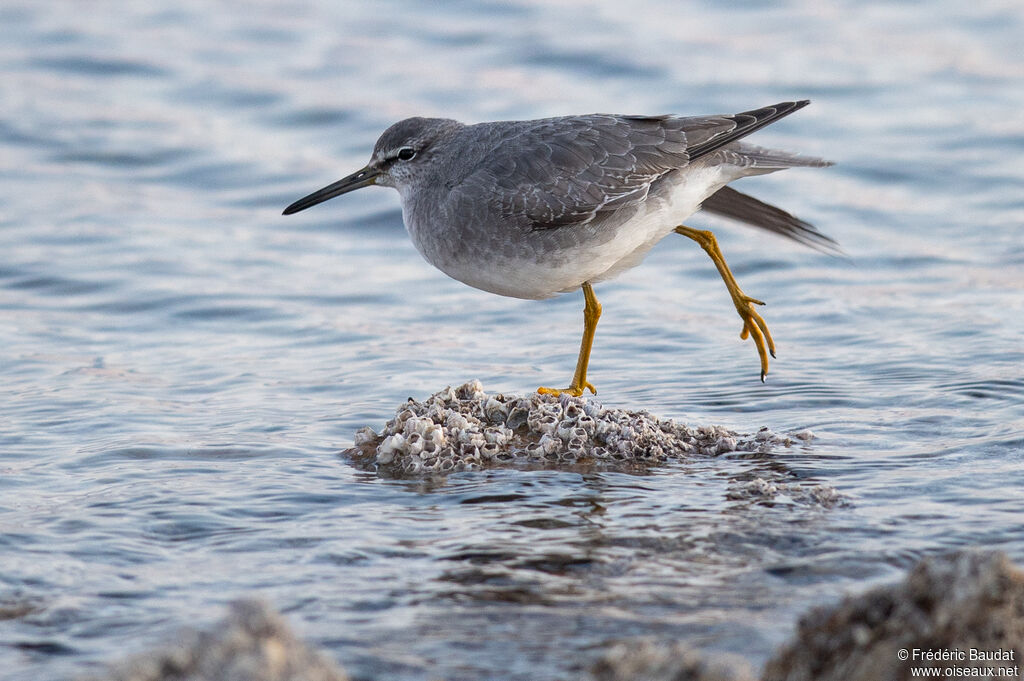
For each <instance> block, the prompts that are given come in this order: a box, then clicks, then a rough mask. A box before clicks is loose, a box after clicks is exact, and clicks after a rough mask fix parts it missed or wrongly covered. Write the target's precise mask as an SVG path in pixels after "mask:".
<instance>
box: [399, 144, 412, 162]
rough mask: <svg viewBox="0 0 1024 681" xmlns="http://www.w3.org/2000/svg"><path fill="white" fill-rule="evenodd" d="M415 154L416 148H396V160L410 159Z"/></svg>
mask: <svg viewBox="0 0 1024 681" xmlns="http://www.w3.org/2000/svg"><path fill="white" fill-rule="evenodd" d="M415 155H416V150H415V149H413V148H412V147H402V148H401V149H399V150H398V160H400V161H411V160H412V159H413V156H415Z"/></svg>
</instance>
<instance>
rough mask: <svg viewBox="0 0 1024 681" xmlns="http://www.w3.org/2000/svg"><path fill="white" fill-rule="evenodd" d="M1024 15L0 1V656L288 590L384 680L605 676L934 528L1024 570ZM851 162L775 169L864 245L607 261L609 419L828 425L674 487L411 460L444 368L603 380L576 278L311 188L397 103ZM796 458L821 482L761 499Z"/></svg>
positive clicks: (32, 675)
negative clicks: (749, 485)
mask: <svg viewBox="0 0 1024 681" xmlns="http://www.w3.org/2000/svg"><path fill="white" fill-rule="evenodd" d="M1022 35H1024V13H1022V10H1021V8H1020V5H1019V3H1017V2H1011V1H1009V0H1005V1H1003V0H979V1H976V2H971V3H961V2H954V1H952V0H940V2H936V3H927V4H926V3H903V2H892V3H884V2H869V3H863V2H848V3H843V2H833V3H824V4H823V3H820V2H816V1H815V2H811V1H810V0H807V1H801V0H793V1H792V2H785V3H741V4H737V5H735V6H733V5H732V4H730V3H713V2H704V3H675V2H667V1H666V2H654V1H649V2H642V3H629V4H628V5H626V4H622V3H606V4H590V3H583V2H574V1H572V0H563V1H562V2H557V3H541V2H539V1H538V2H529V1H520V2H504V3H468V2H466V3H449V4H445V5H443V6H441V5H436V4H434V3H415V2H381V3H334V2H327V1H326V0H324V1H322V2H316V1H314V2H301V3H287V2H284V3H282V2H264V3H249V5H247V6H246V8H245V10H244V11H242V10H240V9H239V7H236V6H235V5H233V4H232V3H224V4H218V3H203V2H190V1H188V0H186V1H184V2H175V3H130V4H129V3H118V2H90V3H80V2H70V1H68V2H61V1H59V0H55V1H53V2H46V3H30V2H18V1H17V0H15V1H14V2H7V3H5V4H4V6H3V8H2V9H0V65H2V69H3V74H4V76H3V78H2V79H0V174H2V177H3V183H2V188H0V310H2V312H0V348H2V350H0V405H2V406H0V666H2V668H3V669H4V670H5V672H4V673H5V675H7V676H6V678H10V679H17V680H25V681H27V680H30V679H31V680H37V679H48V678H68V677H75V676H79V675H82V674H87V673H95V672H97V671H98V670H100V669H102V666H101V665H102V663H103V662H106V661H110V660H114V659H118V658H120V657H121V656H123V655H124V654H126V653H130V652H135V651H140V650H145V649H147V648H149V647H151V646H153V645H156V644H158V643H160V642H162V641H165V640H167V639H168V637H170V636H171V635H173V633H174V632H175V631H177V630H178V629H179V628H180V627H182V626H185V625H188V624H193V623H197V622H199V623H204V622H209V621H212V620H214V619H215V618H217V617H219V616H220V614H221V613H222V612H223V605H224V603H225V602H227V601H228V600H231V599H233V598H237V597H239V596H244V595H254V594H258V595H262V596H263V597H264V598H266V599H268V600H269V601H270V602H271V603H272V604H273V605H274V606H275V607H277V608H279V609H281V610H283V611H284V612H285V613H286V614H287V615H288V618H289V620H290V621H291V622H292V623H293V624H294V625H295V627H296V629H297V630H298V631H299V632H300V634H301V635H302V636H304V637H306V638H307V639H309V640H310V641H312V642H313V643H314V644H316V645H318V646H320V647H322V648H324V649H325V650H326V651H327V652H328V654H330V655H331V656H332V657H334V658H335V659H337V660H338V661H340V662H341V663H342V664H343V665H344V666H345V667H346V668H347V669H348V670H349V671H350V672H351V673H352V674H353V675H354V676H355V677H356V678H359V679H369V678H397V679H416V680H420V679H428V678H430V679H436V678H444V679H467V680H468V679H481V678H498V677H501V678H505V679H516V680H518V679H522V680H525V679H530V680H537V679H569V678H577V677H578V676H579V675H580V673H581V670H583V669H584V668H585V667H586V665H587V664H589V662H590V661H591V660H592V659H593V658H594V656H595V655H598V654H600V651H601V650H602V649H603V648H604V647H606V646H607V644H608V643H609V642H611V641H614V640H619V639H623V638H631V637H637V636H645V637H649V638H653V639H655V640H661V641H677V640H683V641H687V642H689V643H690V644H691V645H693V646H695V647H699V648H705V649H710V650H723V651H732V652H735V653H739V654H741V655H743V656H745V657H746V658H747V659H749V660H750V662H751V663H752V664H753V665H755V666H756V665H758V664H760V663H761V662H763V661H764V659H765V658H766V657H767V656H768V655H769V653H770V651H771V649H772V647H773V646H775V645H777V644H778V643H779V642H781V641H782V640H784V639H785V638H786V636H787V635H788V634H789V632H790V631H791V629H792V626H793V625H794V623H795V621H796V619H797V617H798V616H799V613H800V612H802V611H803V610H804V609H805V608H807V607H808V606H809V605H811V604H816V603H820V602H823V601H829V600H834V599H837V598H839V597H840V595H842V594H843V593H846V592H849V591H857V590H861V589H863V588H865V587H867V586H868V585H870V584H873V583H876V582H878V581H883V580H889V579H894V578H895V577H896V576H897V575H898V574H900V572H901V571H902V570H903V569H905V568H906V567H907V566H908V565H910V564H911V563H913V562H914V561H915V560H916V559H917V558H919V557H920V556H922V555H925V554H928V553H932V552H937V551H942V550H947V549H950V548H954V547H997V548H1001V549H1003V550H1005V551H1007V552H1008V553H1009V554H1010V555H1011V556H1012V557H1013V558H1014V559H1016V560H1017V561H1022V560H1024V533H1022V528H1024V525H1022V517H1024V516H1022V515H1021V507H1022V502H1024V495H1022V493H1021V489H1022V488H1024V453H1022V452H1024V321H1022V318H1024V231H1022V230H1024V225H1022V222H1024V199H1022V197H1024V162H1022V160H1021V159H1022V158H1024V117H1022V116H1021V111H1022V110H1024V88H1022V87H1021V74H1022V73H1024V56H1022V53H1021V50H1020V37H1021V36H1022ZM803 97H807V98H810V99H812V100H814V103H813V105H812V106H811V107H808V108H807V109H804V110H803V111H800V112H799V113H798V114H796V115H794V116H792V117H791V118H788V119H786V120H785V121H783V122H780V123H778V124H777V125H774V126H772V127H771V128H770V129H768V130H765V131H763V132H760V133H758V135H757V138H758V139H759V141H761V142H763V143H766V144H770V145H774V146H780V147H784V148H791V149H794V150H799V151H803V152H806V153H809V154H813V155H820V156H824V157H827V158H830V159H833V160H835V161H837V165H836V166H835V167H834V168H831V169H827V170H793V171H789V172H786V173H780V174H777V175H773V176H771V177H765V178H755V179H750V180H745V181H744V182H743V183H742V185H741V189H744V190H745V191H749V192H751V193H752V194H754V195H756V196H758V197H760V198H762V199H765V200H768V201H770V202H773V203H777V204H778V205H780V206H783V207H785V208H787V209H788V210H791V211H793V212H795V213H797V214H798V215H800V216H801V217H804V218H805V219H808V220H810V221H812V222H814V223H815V224H817V225H818V226H819V227H820V228H821V229H822V230H823V231H824V232H826V233H828V234H830V235H832V236H834V237H835V238H836V239H838V240H839V241H840V243H841V244H842V245H843V248H844V250H845V252H846V254H847V255H848V257H845V258H835V257H829V256H826V255H821V254H818V253H815V252H812V251H809V250H806V249H802V248H801V247H799V246H797V245H793V244H790V243H788V242H785V241H783V240H780V239H778V238H776V237H774V236H772V235H770V234H762V233H759V232H756V231H754V230H750V229H746V228H744V227H742V226H735V225H730V224H726V223H723V222H717V221H714V220H713V219H711V218H706V217H703V216H699V215H698V216H695V217H694V218H693V220H692V222H691V224H692V225H694V226H711V227H714V228H716V229H718V228H721V229H720V231H719V232H718V233H719V236H720V240H721V243H722V247H723V250H724V251H725V253H726V256H727V257H728V259H729V262H730V263H731V265H732V267H733V270H734V271H735V273H736V275H737V277H738V278H739V280H740V282H741V283H742V284H743V286H744V288H745V289H746V290H747V292H748V293H750V294H751V295H754V296H756V297H759V298H763V299H765V300H767V301H769V304H768V306H767V307H766V308H765V316H766V319H767V320H768V323H769V325H770V327H771V330H772V332H773V334H774V336H775V339H776V341H777V344H778V348H779V358H778V360H777V361H776V362H775V363H774V364H773V365H772V373H771V374H770V376H769V380H768V382H767V383H766V384H765V385H762V384H761V383H760V382H759V381H758V380H757V359H756V355H755V352H754V349H753V347H752V346H751V345H750V343H749V342H745V343H744V342H740V341H739V340H738V338H737V334H738V331H739V328H740V322H739V320H738V318H737V317H736V316H735V312H734V311H733V309H732V307H731V305H730V303H729V300H728V297H727V295H726V294H725V291H724V289H723V287H722V285H721V282H720V280H719V279H718V277H717V274H716V273H715V271H714V269H713V266H712V265H711V263H710V261H709V260H708V259H707V258H706V257H705V256H704V254H703V253H702V252H701V251H700V250H699V249H698V248H697V247H696V246H695V245H694V244H693V243H691V242H689V241H687V240H684V239H673V238H670V239H667V240H666V241H665V242H663V243H662V244H661V245H659V246H658V247H657V248H656V249H655V250H654V251H653V252H652V254H651V255H650V257H649V258H648V259H647V261H646V262H645V263H644V265H643V266H642V267H640V268H637V269H635V270H632V271H631V272H629V273H627V274H626V275H624V276H622V277H621V278H620V279H618V280H616V281H614V282H608V283H605V284H602V285H599V286H598V287H597V294H598V297H599V298H600V300H601V302H602V303H603V305H604V317H603V318H602V321H601V326H600V328H599V329H598V336H597V343H596V346H595V350H594V355H593V361H592V365H591V374H590V378H591V379H592V380H593V381H594V382H595V383H596V384H597V385H598V387H599V388H600V389H601V394H600V398H601V400H602V401H603V402H604V403H605V404H606V405H608V406H615V407H622V408H629V409H647V410H650V411H651V412H654V413H656V414H659V415H662V416H667V417H672V418H675V419H680V420H683V421H686V422H688V423H720V424H723V425H726V426H728V427H731V428H734V429H736V430H740V431H743V432H753V431H755V430H757V429H758V428H759V427H761V426H769V427H770V428H772V429H773V430H776V431H780V432H785V431H793V430H799V429H811V430H812V431H814V433H815V434H816V435H817V439H815V440H814V441H813V442H811V443H810V444H808V445H804V446H800V447H792V448H789V449H778V450H776V451H775V452H774V453H773V454H772V455H770V456H762V457H757V458H753V459H747V458H742V457H735V458H729V457H722V458H718V459H711V460H707V461H703V462H700V463H698V464H692V465H681V464H680V465H676V466H669V467H665V468H662V469H658V470H656V471H653V472H652V473H651V474H649V475H629V474H624V473H593V474H587V475H581V474H578V473H571V472H559V471H491V472H473V473H462V474H457V475H453V476H450V477H449V478H447V479H445V480H438V481H432V482H430V483H423V482H415V481H401V480H399V481H396V480H389V479H383V478H380V477H378V476H376V475H375V474H372V473H365V472H359V471H356V470H354V469H353V468H352V467H351V466H350V465H349V463H348V462H346V461H345V460H344V459H343V458H341V457H340V456H339V452H340V451H341V450H342V449H344V448H345V447H347V446H349V445H350V444H351V442H352V435H353V433H354V431H355V430H356V429H358V428H359V427H362V426H364V425H371V426H374V427H377V428H379V427H380V426H381V425H382V424H383V423H384V421H385V420H386V419H387V418H389V417H390V416H391V415H392V414H393V411H394V409H395V407H396V406H397V405H398V404H399V403H400V402H401V401H403V400H404V399H405V398H406V397H408V396H414V397H417V398H424V397H426V396H428V395H429V394H431V393H432V392H435V391H437V390H439V389H441V388H443V387H444V386H446V385H449V384H452V385H457V384H460V383H462V382H465V381H466V380H469V379H471V378H479V379H480V380H481V381H482V382H483V384H484V386H485V387H486V388H487V389H489V390H492V391H506V392H526V391H529V390H532V389H533V388H535V387H536V386H537V385H540V384H542V383H549V382H552V381H558V380H563V379H568V378H569V376H570V374H571V371H572V367H573V364H574V361H575V356H576V349H577V343H578V335H577V334H578V333H579V326H580V310H581V307H582V300H581V296H580V295H579V294H578V293H577V294H573V295H567V296H563V297H561V298H557V299H554V300H550V301H545V302H533V301H520V300H513V299H508V298H500V297H497V296H492V295H489V294H485V293H482V292H479V291H476V290H473V289H470V288H468V287H465V286H464V285H462V284H460V283H458V282H455V281H453V280H450V279H447V278H446V277H445V276H443V275H442V274H441V273H439V272H437V271H436V270H434V269H432V268H431V267H430V266H429V265H427V264H426V263H424V262H423V261H422V260H421V259H420V257H419V255H418V254H417V253H416V252H415V251H414V249H413V247H412V246H411V244H410V242H409V240H408V238H407V236H406V234H405V232H404V229H403V227H402V224H401V214H400V211H399V207H398V199H397V195H395V194H394V193H393V192H391V191H390V190H383V189H368V190H364V191H362V192H358V193H356V194H352V195H350V196H346V197H345V198H343V199H338V200H336V201H334V202H331V203H329V204H325V205H324V206H320V207H318V208H317V209H314V210H311V211H308V212H305V213H302V214H301V215H297V216H292V217H288V218H284V217H282V216H281V215H280V211H281V209H282V208H283V207H284V206H285V205H286V204H288V203H289V202H290V201H292V200H294V199H296V198H298V197H299V196H302V195H303V194H305V193H307V192H309V191H312V190H313V189H316V188H319V187H320V186H323V185H325V184H327V183H328V182H331V181H333V180H335V179H338V178H339V177H341V176H342V175H344V174H347V173H348V172H350V171H352V170H355V169H356V168H358V167H360V166H361V165H362V164H363V163H364V162H365V160H366V159H367V158H368V155H369V151H370V149H371V148H372V145H373V142H374V141H375V139H376V137H377V135H378V134H379V132H380V131H381V130H383V129H384V128H385V127H386V126H387V125H388V124H390V123H391V122H393V121H395V120H397V119H399V118H403V117H406V116H410V115H415V114H425V115H441V116H448V117H454V118H459V119H461V120H466V121H478V120H490V119H498V118H533V117H541V116H548V115H557V114H566V113H582V112H589V111H620V112H624V113H660V112H678V113H717V112H734V111H742V110H745V109H750V108H754V107H757V106H761V105H766V104H770V103H774V102H776V101H780V100H785V99H794V98H803ZM766 471H773V472H775V473H780V472H781V473H782V474H784V475H787V476H791V477H792V478H793V479H795V480H803V481H808V482H816V483H822V484H827V485H831V486H833V487H835V488H836V489H837V490H838V491H839V492H840V493H842V494H843V495H845V496H846V498H847V499H848V500H849V501H850V503H849V504H848V505H847V506H844V507H837V508H832V509H825V508H819V507H812V506H807V505H801V504H797V503H789V502H787V500H785V499H777V500H776V503H772V504H765V503H755V502H752V501H739V500H731V499H729V498H728V497H727V489H728V488H729V486H730V485H731V484H734V483H735V482H737V481H743V480H747V479H750V478H753V477H756V476H758V475H762V474H764V473H765V472H766Z"/></svg>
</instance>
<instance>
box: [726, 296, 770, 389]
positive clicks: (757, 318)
mask: <svg viewBox="0 0 1024 681" xmlns="http://www.w3.org/2000/svg"><path fill="white" fill-rule="evenodd" d="M733 302H734V303H736V312H738V313H739V315H740V319H742V320H743V330H742V331H741V332H740V339H741V340H746V339H747V336H750V337H751V338H752V339H753V340H754V345H756V346H757V354H758V356H759V357H760V358H761V382H762V383H764V377H765V376H766V375H767V374H768V354H769V353H771V356H772V357H775V341H773V340H772V334H771V333H770V332H769V331H768V325H767V324H765V322H764V319H763V318H762V317H761V315H759V314H758V313H757V310H755V309H754V305H764V303H763V302H761V301H760V300H758V299H757V298H751V297H750V296H748V295H746V294H745V293H743V292H742V291H740V292H739V296H738V297H735V298H734V299H733Z"/></svg>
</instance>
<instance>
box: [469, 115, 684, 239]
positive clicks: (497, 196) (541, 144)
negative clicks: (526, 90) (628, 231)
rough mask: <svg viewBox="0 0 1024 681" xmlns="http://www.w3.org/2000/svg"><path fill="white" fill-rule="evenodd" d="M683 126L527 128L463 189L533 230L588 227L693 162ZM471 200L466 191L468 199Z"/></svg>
mask: <svg viewBox="0 0 1024 681" xmlns="http://www.w3.org/2000/svg"><path fill="white" fill-rule="evenodd" d="M679 120H680V119H671V118H668V117H662V118H645V119H630V118H626V117H623V116H611V115H600V114H595V115H591V116H577V117H572V118H557V119H546V120H540V121H529V122H526V123H524V124H523V125H524V126H526V127H524V129H522V130H519V131H517V132H516V134H515V135H514V136H512V137H508V138H506V139H504V140H502V141H501V143H500V144H498V145H496V147H495V148H494V150H493V151H492V153H491V154H490V155H489V156H488V157H487V159H486V161H485V162H484V163H482V164H480V166H479V167H478V168H477V169H476V171H475V172H474V173H472V174H471V175H470V176H469V177H467V178H466V179H465V180H464V181H463V186H462V187H461V188H460V189H462V190H463V191H465V190H467V189H468V190H470V191H475V192H481V193H478V194H477V195H483V196H489V197H490V200H491V202H492V204H493V207H494V209H495V210H497V211H498V212H500V213H501V215H502V216H503V217H505V218H506V219H512V220H514V221H515V222H517V223H521V224H522V225H523V226H524V227H526V228H528V229H531V230H544V229H555V228H558V227H566V226H570V225H583V224H586V223H589V222H590V221H592V220H593V219H594V218H595V217H597V216H599V215H601V214H602V213H606V212H610V211H615V210H618V209H620V208H622V207H624V206H628V205H631V204H634V203H639V202H641V201H643V200H644V199H645V198H646V197H647V193H648V191H649V190H650V187H651V185H652V184H653V183H654V182H656V181H657V180H658V179H659V178H661V177H662V176H664V175H665V174H666V173H669V172H671V171H673V170H675V169H676V168H681V167H683V166H685V165H686V164H687V163H688V162H689V156H688V155H687V152H686V146H687V135H686V132H685V130H684V129H683V126H681V125H679V124H678V123H677V121H679ZM467 193H468V192H467Z"/></svg>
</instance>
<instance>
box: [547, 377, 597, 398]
mask: <svg viewBox="0 0 1024 681" xmlns="http://www.w3.org/2000/svg"><path fill="white" fill-rule="evenodd" d="M584 388H586V389H587V390H589V391H590V392H592V393H594V394H595V395H596V394H597V388H595V387H594V384H593V383H591V382H589V381H587V382H586V383H584V384H583V385H582V386H576V385H570V386H569V387H568V388H543V387H541V388H537V392H538V393H540V394H541V395H554V396H556V397H557V396H558V395H562V394H563V393H564V394H566V395H572V396H573V397H579V396H581V395H582V394H583V389H584Z"/></svg>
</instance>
